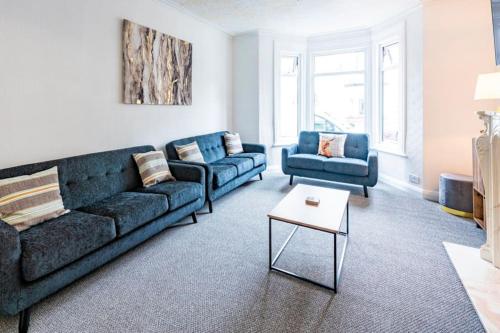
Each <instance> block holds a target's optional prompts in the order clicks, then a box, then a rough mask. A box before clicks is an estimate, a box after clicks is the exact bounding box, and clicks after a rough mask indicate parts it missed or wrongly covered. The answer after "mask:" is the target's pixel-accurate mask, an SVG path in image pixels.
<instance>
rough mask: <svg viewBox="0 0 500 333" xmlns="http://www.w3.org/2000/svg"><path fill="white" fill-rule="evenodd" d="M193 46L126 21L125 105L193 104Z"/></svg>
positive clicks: (124, 27) (124, 43)
mask: <svg viewBox="0 0 500 333" xmlns="http://www.w3.org/2000/svg"><path fill="white" fill-rule="evenodd" d="M192 52H193V47H192V44H191V43H189V42H186V41H184V40H181V39H178V38H175V37H172V36H169V35H166V34H163V33H161V32H158V31H156V30H153V29H150V28H147V27H144V26H142V25H139V24H136V23H134V22H131V21H129V20H123V102H124V103H125V104H151V105H191V103H192V58H193V54H192Z"/></svg>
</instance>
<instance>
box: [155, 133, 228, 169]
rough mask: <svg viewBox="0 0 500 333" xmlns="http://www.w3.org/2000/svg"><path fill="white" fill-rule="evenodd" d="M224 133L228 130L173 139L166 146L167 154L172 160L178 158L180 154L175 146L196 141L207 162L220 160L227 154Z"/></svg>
mask: <svg viewBox="0 0 500 333" xmlns="http://www.w3.org/2000/svg"><path fill="white" fill-rule="evenodd" d="M224 133H227V132H225V131H224V132H216V133H211V134H205V135H198V136H192V137H189V138H185V139H179V140H175V141H172V142H170V143H168V144H167V145H166V146H165V149H166V151H167V156H168V158H169V159H171V160H178V159H179V156H178V155H177V151H176V150H175V146H180V145H186V144H188V143H191V142H193V141H196V142H197V143H198V146H199V147H200V151H201V154H202V155H203V158H204V159H205V162H207V163H212V162H215V161H218V160H220V159H221V158H224V157H226V155H227V154H226V147H225V144H224Z"/></svg>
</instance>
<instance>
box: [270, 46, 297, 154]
mask: <svg viewBox="0 0 500 333" xmlns="http://www.w3.org/2000/svg"><path fill="white" fill-rule="evenodd" d="M282 57H297V58H298V62H299V64H298V74H297V90H298V91H297V135H296V136H295V137H293V138H291V137H290V138H288V137H287V138H285V137H280V135H279V133H280V125H281V124H280V121H279V119H280V115H281V95H280V92H281V58H282ZM304 63H305V57H304V53H303V52H301V51H291V50H287V49H281V48H280V47H279V46H275V50H274V112H273V146H275V147H280V146H286V145H290V144H293V143H296V142H297V141H298V136H299V133H300V131H301V130H302V129H303V128H304V101H305V94H304V91H305V90H304V84H305V80H304V72H305V71H304V68H305V66H304Z"/></svg>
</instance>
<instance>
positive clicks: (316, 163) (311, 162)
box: [288, 154, 328, 171]
mask: <svg viewBox="0 0 500 333" xmlns="http://www.w3.org/2000/svg"><path fill="white" fill-rule="evenodd" d="M327 160H328V158H327V157H325V156H320V155H313V154H295V155H292V156H290V157H289V158H288V166H289V167H291V168H298V169H310V170H320V171H323V162H325V161H327Z"/></svg>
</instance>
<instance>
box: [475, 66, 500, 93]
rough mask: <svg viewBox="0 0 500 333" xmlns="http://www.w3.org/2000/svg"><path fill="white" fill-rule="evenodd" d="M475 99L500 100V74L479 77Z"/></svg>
mask: <svg viewBox="0 0 500 333" xmlns="http://www.w3.org/2000/svg"><path fill="white" fill-rule="evenodd" d="M474 99H475V100H483V99H500V72H498V73H491V74H481V75H479V77H478V78H477V84H476V94H475V96H474Z"/></svg>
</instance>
